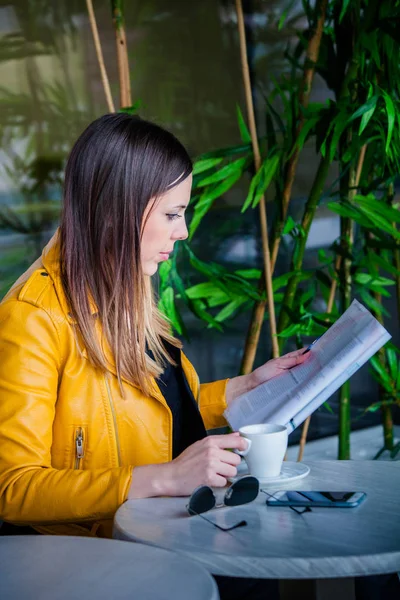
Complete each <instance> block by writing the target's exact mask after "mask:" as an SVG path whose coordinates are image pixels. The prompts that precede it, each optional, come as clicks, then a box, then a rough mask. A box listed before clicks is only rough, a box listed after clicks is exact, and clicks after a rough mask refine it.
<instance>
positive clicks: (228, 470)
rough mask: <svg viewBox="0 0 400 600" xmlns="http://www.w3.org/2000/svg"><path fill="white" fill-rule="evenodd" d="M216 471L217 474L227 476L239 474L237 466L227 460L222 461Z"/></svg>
mask: <svg viewBox="0 0 400 600" xmlns="http://www.w3.org/2000/svg"><path fill="white" fill-rule="evenodd" d="M215 471H216V473H217V475H220V476H221V477H225V478H227V477H236V475H237V468H236V467H234V466H233V465H228V463H226V462H221V463H220V464H219V466H217V467H216V469H215Z"/></svg>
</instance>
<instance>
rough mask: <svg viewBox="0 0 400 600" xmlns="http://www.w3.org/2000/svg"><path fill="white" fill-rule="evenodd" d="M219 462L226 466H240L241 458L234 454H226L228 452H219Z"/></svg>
mask: <svg viewBox="0 0 400 600" xmlns="http://www.w3.org/2000/svg"><path fill="white" fill-rule="evenodd" d="M220 461H221V462H224V463H228V465H234V466H236V467H237V466H238V465H240V461H241V458H240V456H239V455H238V454H235V452H228V450H220Z"/></svg>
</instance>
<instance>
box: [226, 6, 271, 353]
mask: <svg viewBox="0 0 400 600" xmlns="http://www.w3.org/2000/svg"><path fill="white" fill-rule="evenodd" d="M236 13H237V19H238V30H239V42H240V57H241V64H242V73H243V82H244V90H245V96H246V106H247V116H248V121H249V129H250V134H251V142H252V146H253V154H254V164H255V168H256V171H258V170H259V169H260V166H261V155H260V148H259V145H258V138H257V128H256V121H255V116H254V105H253V98H252V94H251V82H250V73H249V64H248V61H247V51H246V32H245V28H244V17H243V7H242V1H241V0H236ZM259 211H260V222H261V239H262V247H263V258H264V272H265V289H266V290H267V302H268V311H269V319H270V332H271V343H272V354H273V356H274V357H275V358H276V357H277V356H279V345H278V338H277V336H276V317H275V305H274V292H273V289H272V271H271V256H270V252H269V240H268V221H267V210H266V204H265V198H264V195H263V196H262V197H261V199H260V203H259Z"/></svg>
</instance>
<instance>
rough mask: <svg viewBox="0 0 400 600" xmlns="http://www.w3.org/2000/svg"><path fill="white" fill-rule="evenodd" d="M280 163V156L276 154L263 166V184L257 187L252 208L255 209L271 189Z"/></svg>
mask: <svg viewBox="0 0 400 600" xmlns="http://www.w3.org/2000/svg"><path fill="white" fill-rule="evenodd" d="M279 161H280V154H274V156H272V157H271V158H268V159H267V160H266V161H265V162H264V164H263V166H262V170H263V176H262V183H261V184H260V185H259V186H258V187H257V190H256V193H255V196H254V200H253V204H252V208H255V207H256V206H257V205H258V203H259V202H260V200H261V197H262V195H263V194H264V193H265V192H266V190H267V188H268V187H269V185H270V183H271V181H272V179H273V177H274V176H275V173H276V171H277V169H278V166H279Z"/></svg>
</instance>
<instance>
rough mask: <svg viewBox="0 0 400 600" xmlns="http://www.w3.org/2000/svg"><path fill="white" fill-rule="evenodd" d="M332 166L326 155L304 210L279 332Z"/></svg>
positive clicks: (283, 326) (292, 294) (286, 318)
mask: <svg viewBox="0 0 400 600" xmlns="http://www.w3.org/2000/svg"><path fill="white" fill-rule="evenodd" d="M329 165H330V159H329V154H326V155H325V156H324V157H322V158H321V161H320V163H319V167H318V170H317V174H316V176H315V179H314V182H313V185H312V188H311V191H310V194H309V196H308V200H307V203H306V206H305V209H304V214H303V218H302V222H301V226H302V230H303V232H304V234H303V235H302V236H301V237H300V239H299V240H298V246H297V251H296V253H295V255H294V258H293V260H292V266H291V269H290V270H291V271H294V275H292V277H291V278H290V279H289V281H288V284H287V286H286V290H285V295H284V298H283V302H282V308H281V312H280V315H279V321H278V329H279V331H283V330H284V329H285V328H286V326H287V324H288V322H289V315H288V314H287V312H286V311H285V307H289V308H291V306H292V304H293V300H294V296H295V293H296V289H297V285H298V281H299V271H300V269H301V265H302V264H303V259H304V253H305V249H306V244H307V239H308V234H309V231H310V227H311V223H312V221H313V218H314V215H315V211H316V209H317V205H318V202H319V199H320V197H321V195H322V191H323V186H324V184H325V180H326V177H327V175H328V170H329Z"/></svg>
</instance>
